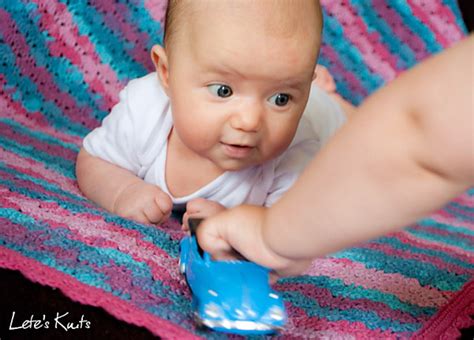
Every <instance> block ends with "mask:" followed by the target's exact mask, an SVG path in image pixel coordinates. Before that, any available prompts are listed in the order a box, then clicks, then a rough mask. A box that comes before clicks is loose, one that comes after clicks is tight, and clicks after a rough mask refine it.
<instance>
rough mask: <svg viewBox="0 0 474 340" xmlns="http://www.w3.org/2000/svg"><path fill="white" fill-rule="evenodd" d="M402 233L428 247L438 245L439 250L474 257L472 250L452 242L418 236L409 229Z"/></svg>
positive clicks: (467, 257)
mask: <svg viewBox="0 0 474 340" xmlns="http://www.w3.org/2000/svg"><path fill="white" fill-rule="evenodd" d="M401 234H402V235H403V236H404V237H406V238H408V239H412V240H414V241H415V242H419V243H422V244H424V245H426V246H428V247H429V246H436V248H437V249H439V250H443V251H446V252H449V253H451V254H456V255H457V256H464V258H466V259H469V258H472V252H470V251H468V250H465V249H463V248H461V247H457V246H453V245H450V244H447V243H444V242H439V241H436V240H428V239H424V238H423V237H418V236H416V235H413V234H412V233H410V232H408V231H401ZM471 261H472V260H471ZM467 262H470V261H467Z"/></svg>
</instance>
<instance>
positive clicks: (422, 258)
mask: <svg viewBox="0 0 474 340" xmlns="http://www.w3.org/2000/svg"><path fill="white" fill-rule="evenodd" d="M360 248H366V249H373V250H379V251H381V252H383V253H385V254H387V255H389V256H393V257H396V258H402V259H408V260H417V261H418V262H426V263H429V264H432V265H434V266H436V267H438V268H440V269H444V270H446V271H448V272H453V273H455V274H459V275H463V274H474V270H472V269H468V268H463V267H460V266H458V265H456V264H454V263H448V262H445V261H443V260H442V259H441V258H439V257H436V256H430V255H426V254H419V253H414V252H408V251H403V250H399V249H396V248H393V247H392V246H390V245H389V244H380V243H368V244H365V245H363V246H360Z"/></svg>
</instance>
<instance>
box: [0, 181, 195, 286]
mask: <svg viewBox="0 0 474 340" xmlns="http://www.w3.org/2000/svg"><path fill="white" fill-rule="evenodd" d="M2 191H3V193H2V196H3V197H2V198H0V201H2V202H3V204H7V205H8V206H9V207H12V208H14V209H16V208H21V210H22V211H23V213H26V214H28V215H29V216H31V217H33V218H35V219H36V220H41V221H45V222H46V223H48V225H49V226H50V227H51V228H66V229H68V230H70V231H71V232H72V234H71V239H74V240H78V241H81V242H83V243H84V244H87V245H89V246H93V247H102V248H104V247H110V248H113V249H118V250H120V251H121V252H123V253H125V254H128V255H131V256H132V258H133V259H134V260H136V261H139V262H144V263H146V264H147V265H148V266H149V267H150V269H151V271H152V273H153V277H154V278H155V279H159V280H162V281H163V282H165V283H166V284H167V285H169V286H170V287H171V288H172V289H175V290H183V289H184V288H185V287H186V285H185V284H184V282H183V279H182V276H181V274H180V273H179V271H178V260H177V259H174V258H171V257H170V256H169V255H168V254H167V253H166V252H165V251H163V250H162V249H160V248H158V247H157V246H155V245H154V244H153V243H150V242H147V241H144V240H143V239H142V238H143V235H142V234H140V233H139V232H138V231H135V230H128V229H125V228H122V227H120V226H117V225H114V224H112V223H107V222H105V221H104V220H103V219H102V218H101V217H99V216H94V215H91V214H87V213H77V214H73V213H71V212H70V211H69V210H67V209H64V208H62V207H60V206H58V205H57V203H55V202H41V209H39V208H38V205H39V203H38V201H37V200H34V199H31V198H29V197H26V196H23V195H21V194H17V193H12V192H9V191H7V190H5V189H3V190H2V188H0V192H2ZM85 221H87V223H84V222H85ZM151 228H152V227H151Z"/></svg>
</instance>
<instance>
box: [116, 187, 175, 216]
mask: <svg viewBox="0 0 474 340" xmlns="http://www.w3.org/2000/svg"><path fill="white" fill-rule="evenodd" d="M172 208H173V202H172V201H171V198H170V197H169V196H168V195H167V194H166V193H165V192H163V191H162V190H161V189H160V188H159V187H158V186H156V185H153V184H149V183H146V182H144V181H141V180H140V181H138V182H136V183H134V184H131V185H130V186H128V187H127V188H125V189H124V190H123V191H122V192H121V193H120V195H119V196H118V197H117V199H116V200H115V203H114V213H115V214H117V215H119V216H121V217H125V218H129V219H132V220H135V221H137V222H140V223H147V224H150V223H153V224H158V223H161V222H164V221H166V219H168V217H169V216H170V215H171V210H172Z"/></svg>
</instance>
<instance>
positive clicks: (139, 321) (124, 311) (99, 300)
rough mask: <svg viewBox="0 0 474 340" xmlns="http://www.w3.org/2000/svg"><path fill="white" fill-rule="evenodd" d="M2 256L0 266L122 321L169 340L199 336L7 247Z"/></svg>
mask: <svg viewBox="0 0 474 340" xmlns="http://www.w3.org/2000/svg"><path fill="white" fill-rule="evenodd" d="M0 255H1V256H0V266H2V267H3V268H8V269H12V270H19V271H21V272H22V273H23V275H25V276H26V277H27V278H28V279H30V280H31V281H33V282H39V283H41V284H43V285H48V286H51V287H56V288H59V289H60V290H61V291H62V292H63V293H64V294H65V295H66V296H68V297H69V298H71V299H73V300H74V301H77V302H80V303H83V304H88V305H92V306H97V307H102V308H104V309H105V310H106V311H107V312H108V313H110V314H111V315H113V316H115V317H116V318H118V319H119V320H124V321H126V322H129V323H131V324H135V325H137V326H142V327H145V328H147V329H149V330H150V331H151V332H152V333H154V334H155V335H158V336H165V337H166V338H167V339H199V338H198V337H197V336H195V335H193V334H192V333H190V332H188V331H186V330H185V329H182V328H181V327H179V326H177V325H175V324H173V323H171V322H169V321H167V320H163V319H161V318H159V317H156V316H155V315H153V314H150V313H147V312H145V311H143V310H142V309H139V308H138V307H137V306H135V305H133V304H131V303H129V302H128V301H125V300H122V299H120V298H118V297H116V296H114V295H113V294H111V293H108V292H105V291H103V290H101V289H99V288H95V287H93V286H89V285H86V284H84V283H82V282H80V281H78V280H76V279H75V278H73V277H71V276H69V275H67V274H64V273H62V272H60V271H57V270H55V269H54V268H51V267H48V266H46V265H44V264H42V263H41V262H38V261H36V260H33V259H31V258H28V257H25V256H23V255H21V254H18V253H16V252H15V251H12V250H10V249H8V248H5V247H0Z"/></svg>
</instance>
